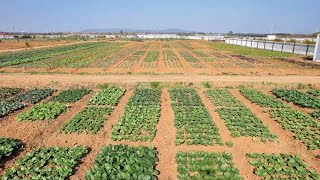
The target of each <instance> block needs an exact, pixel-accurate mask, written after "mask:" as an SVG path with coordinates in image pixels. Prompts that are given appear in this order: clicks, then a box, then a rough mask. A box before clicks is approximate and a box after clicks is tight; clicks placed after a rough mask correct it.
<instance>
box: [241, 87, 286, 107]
mask: <svg viewBox="0 0 320 180" xmlns="http://www.w3.org/2000/svg"><path fill="white" fill-rule="evenodd" d="M239 91H240V93H241V94H242V95H243V96H244V97H246V98H247V99H248V100H249V101H251V102H253V103H256V104H258V105H259V106H261V107H266V108H288V106H286V105H285V104H283V103H282V102H280V101H279V100H277V99H276V98H274V97H273V96H267V95H265V94H263V93H262V92H260V91H258V90H255V89H249V88H241V89H240V90H239Z"/></svg>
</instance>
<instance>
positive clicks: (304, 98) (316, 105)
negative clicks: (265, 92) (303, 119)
mask: <svg viewBox="0 0 320 180" xmlns="http://www.w3.org/2000/svg"><path fill="white" fill-rule="evenodd" d="M272 93H273V94H275V95H276V96H277V97H278V98H281V99H283V100H285V101H287V102H292V103H294V104H296V105H299V106H301V107H304V108H312V109H320V99H317V98H315V97H312V96H309V95H307V94H304V93H302V92H299V91H297V90H287V89H274V90H272Z"/></svg>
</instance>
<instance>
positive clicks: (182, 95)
mask: <svg viewBox="0 0 320 180" xmlns="http://www.w3.org/2000/svg"><path fill="white" fill-rule="evenodd" d="M170 97H171V105H172V107H173V111H174V126H175V127H176V128H177V136H176V145H181V144H183V143H186V144H187V145H193V144H194V145H213V144H215V143H217V144H222V140H221V137H220V135H219V130H218V128H217V127H216V125H215V124H214V123H213V121H212V119H211V116H210V114H209V112H208V110H207V109H206V107H205V106H204V104H203V103H202V101H201V98H200V96H199V95H198V94H197V92H196V91H195V90H194V89H188V88H175V89H170Z"/></svg>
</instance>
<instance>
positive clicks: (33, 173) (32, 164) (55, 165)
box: [2, 146, 88, 179]
mask: <svg viewBox="0 0 320 180" xmlns="http://www.w3.org/2000/svg"><path fill="white" fill-rule="evenodd" d="M86 153H88V149H87V148H86V147H83V146H75V147H70V148H69V147H50V148H42V149H38V150H34V151H32V152H29V153H27V155H25V156H24V157H23V158H21V159H19V160H18V161H17V162H16V164H15V165H14V166H13V167H12V168H10V169H8V170H7V171H6V172H5V173H4V175H3V177H2V179H65V178H68V177H69V176H71V175H72V174H73V172H74V171H73V168H74V167H75V166H76V165H77V164H78V161H79V159H80V158H81V157H83V156H84V155H85V154H86Z"/></svg>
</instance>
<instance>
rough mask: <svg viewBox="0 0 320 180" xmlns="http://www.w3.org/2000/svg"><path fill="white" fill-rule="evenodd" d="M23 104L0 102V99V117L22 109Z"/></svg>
mask: <svg viewBox="0 0 320 180" xmlns="http://www.w3.org/2000/svg"><path fill="white" fill-rule="evenodd" d="M23 107H24V105H23V104H22V103H20V102H2V101H0V117H4V116H6V115H8V114H9V113H12V112H15V111H17V110H19V109H22V108H23Z"/></svg>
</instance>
